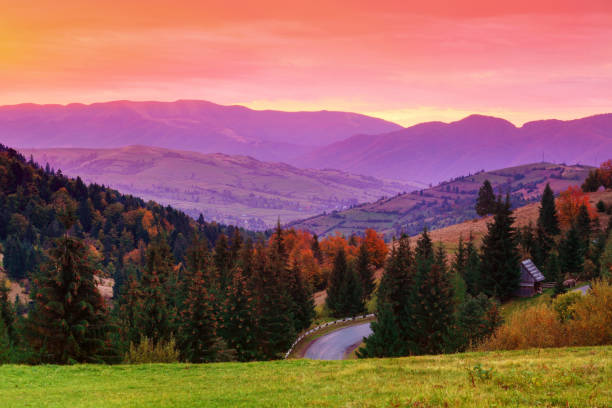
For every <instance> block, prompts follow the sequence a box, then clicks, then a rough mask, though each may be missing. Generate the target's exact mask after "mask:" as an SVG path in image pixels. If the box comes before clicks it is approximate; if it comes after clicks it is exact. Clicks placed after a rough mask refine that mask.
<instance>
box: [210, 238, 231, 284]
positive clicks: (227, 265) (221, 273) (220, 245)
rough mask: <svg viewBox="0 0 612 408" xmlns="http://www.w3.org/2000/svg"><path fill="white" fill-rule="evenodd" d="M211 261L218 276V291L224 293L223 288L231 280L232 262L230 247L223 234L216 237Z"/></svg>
mask: <svg viewBox="0 0 612 408" xmlns="http://www.w3.org/2000/svg"><path fill="white" fill-rule="evenodd" d="M213 262H214V264H215V267H216V271H217V275H218V278H219V288H220V291H221V292H220V293H225V289H226V288H227V286H228V285H229V283H230V281H231V274H230V270H231V264H232V260H231V255H230V248H229V244H228V242H227V237H226V236H225V234H221V235H219V238H218V239H217V243H216V244H215V253H214V255H213Z"/></svg>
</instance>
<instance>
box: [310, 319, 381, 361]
mask: <svg viewBox="0 0 612 408" xmlns="http://www.w3.org/2000/svg"><path fill="white" fill-rule="evenodd" d="M370 334H372V329H371V328H370V322H367V323H362V324H356V325H354V326H349V327H345V328H342V329H339V330H335V331H333V332H331V333H329V334H326V335H324V336H321V337H319V338H318V339H316V340H315V341H313V342H312V343H311V344H310V346H308V349H306V353H304V357H306V358H310V359H312V360H342V359H344V357H345V356H346V355H347V354H348V353H350V352H351V351H353V349H354V348H355V347H357V346H358V345H359V344H360V343H361V342H362V341H363V338H364V337H368V336H369V335H370Z"/></svg>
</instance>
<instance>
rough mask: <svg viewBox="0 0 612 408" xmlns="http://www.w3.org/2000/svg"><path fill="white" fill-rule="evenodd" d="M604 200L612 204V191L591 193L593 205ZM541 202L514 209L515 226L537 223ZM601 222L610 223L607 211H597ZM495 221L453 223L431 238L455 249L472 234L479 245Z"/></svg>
mask: <svg viewBox="0 0 612 408" xmlns="http://www.w3.org/2000/svg"><path fill="white" fill-rule="evenodd" d="M600 200H601V201H603V202H604V203H606V204H607V205H612V191H611V190H608V191H599V192H596V193H589V202H590V203H591V205H592V206H593V207H595V204H596V203H597V202H598V201H600ZM539 208H540V204H539V203H532V204H528V205H526V206H523V207H520V208H517V209H516V210H515V211H514V214H513V215H514V217H515V218H516V220H515V222H514V226H515V227H523V226H526V225H529V223H532V224H533V225H535V224H536V222H537V219H538V214H539ZM597 216H598V220H599V224H600V226H601V227H602V228H605V226H606V225H608V220H609V218H610V215H609V214H607V213H600V212H598V213H597ZM492 221H493V217H492V216H488V217H482V218H477V219H473V220H470V221H466V222H462V223H459V224H455V225H451V226H448V227H445V228H440V229H437V230H434V231H431V232H430V236H431V239H432V240H433V241H434V242H441V243H442V244H444V246H445V247H446V248H447V249H448V250H449V251H451V252H452V251H454V250H455V249H456V248H457V244H458V243H459V237H463V239H464V240H465V239H467V237H469V235H470V234H472V236H473V238H474V242H475V243H476V244H478V245H480V243H481V241H482V240H481V238H482V237H483V236H484V235H485V234H486V232H487V224H488V223H490V222H492ZM415 239H416V238H415Z"/></svg>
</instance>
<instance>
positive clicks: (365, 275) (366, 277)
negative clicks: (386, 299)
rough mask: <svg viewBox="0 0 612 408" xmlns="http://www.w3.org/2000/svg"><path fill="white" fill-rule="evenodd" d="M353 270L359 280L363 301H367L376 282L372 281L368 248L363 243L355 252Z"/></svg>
mask: <svg viewBox="0 0 612 408" xmlns="http://www.w3.org/2000/svg"><path fill="white" fill-rule="evenodd" d="M355 270H356V272H357V274H358V275H359V279H360V281H361V288H362V290H363V301H364V302H367V300H368V299H370V297H371V296H372V292H374V288H375V286H376V283H375V281H374V269H373V268H372V267H371V264H370V256H369V254H368V249H367V248H366V246H365V244H363V243H362V244H361V245H360V246H359V252H358V253H357V259H356V261H355Z"/></svg>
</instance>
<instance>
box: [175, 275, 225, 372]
mask: <svg viewBox="0 0 612 408" xmlns="http://www.w3.org/2000/svg"><path fill="white" fill-rule="evenodd" d="M204 276H205V273H204V272H203V271H202V270H200V269H198V270H195V271H192V273H191V274H190V280H189V282H188V283H187V298H186V299H185V302H184V306H183V310H182V311H181V319H180V326H179V347H180V350H181V354H182V356H183V358H184V359H185V360H186V361H189V362H192V363H206V362H210V361H215V360H216V358H217V353H218V352H219V337H218V336H217V319H216V316H215V314H214V310H213V308H212V306H211V305H212V303H213V299H212V298H211V296H210V295H209V294H208V291H207V290H206V282H205V279H204Z"/></svg>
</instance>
